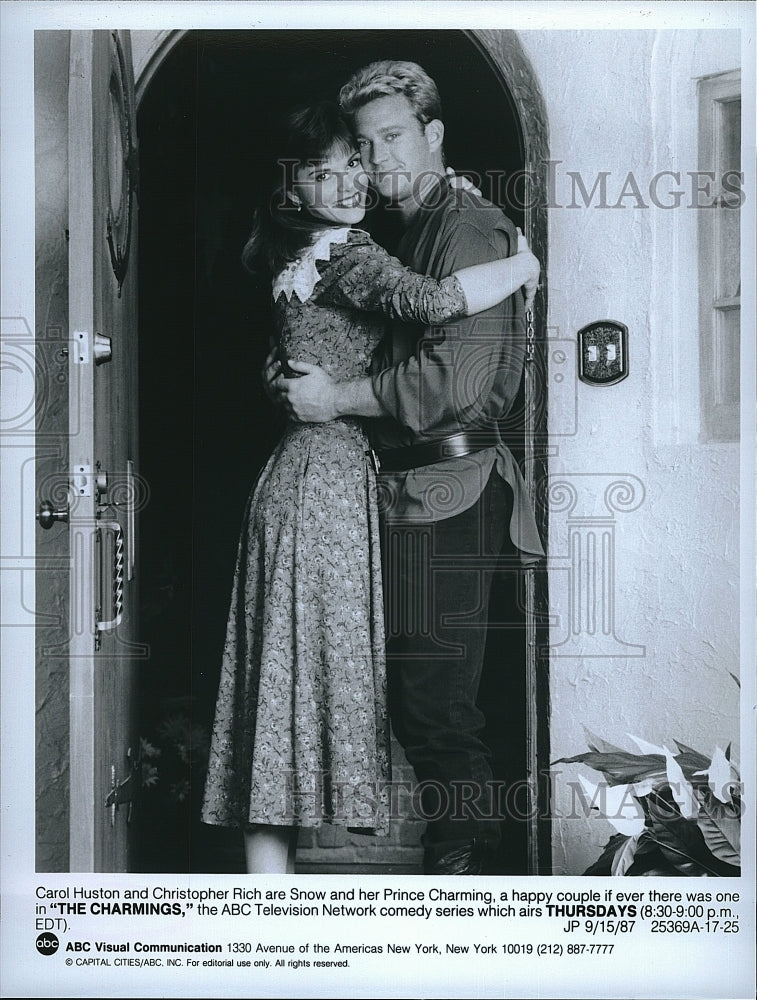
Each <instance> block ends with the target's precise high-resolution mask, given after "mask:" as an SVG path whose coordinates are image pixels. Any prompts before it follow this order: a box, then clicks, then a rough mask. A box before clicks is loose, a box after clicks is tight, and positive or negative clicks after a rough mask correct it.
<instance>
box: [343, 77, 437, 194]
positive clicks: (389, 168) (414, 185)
mask: <svg viewBox="0 0 757 1000" xmlns="http://www.w3.org/2000/svg"><path fill="white" fill-rule="evenodd" d="M354 125H355V137H356V139H357V144H358V149H359V150H360V157H361V160H362V163H363V169H364V170H365V171H366V173H367V174H368V175H369V177H370V179H371V182H372V183H373V185H374V186H375V187H376V189H377V190H378V192H379V194H381V195H382V196H383V197H384V198H387V199H388V200H389V201H390V202H391V203H392V204H396V205H407V204H408V203H409V202H410V201H411V200H412V199H413V197H414V196H416V197H417V195H418V190H419V184H418V182H419V180H420V179H421V177H422V175H423V174H424V173H427V172H429V171H431V170H433V168H434V165H435V161H434V158H433V156H432V147H433V145H434V143H433V142H430V141H429V138H428V136H427V131H428V130H429V126H424V125H422V124H421V122H420V121H419V120H418V118H417V117H416V116H415V113H414V111H413V108H412V105H411V104H410V102H409V101H408V99H407V98H406V97H405V95H404V94H392V95H390V96H388V97H377V98H376V100H375V101H371V102H370V103H369V104H365V105H364V106H363V107H362V108H359V109H358V110H357V111H356V113H355V117H354Z"/></svg>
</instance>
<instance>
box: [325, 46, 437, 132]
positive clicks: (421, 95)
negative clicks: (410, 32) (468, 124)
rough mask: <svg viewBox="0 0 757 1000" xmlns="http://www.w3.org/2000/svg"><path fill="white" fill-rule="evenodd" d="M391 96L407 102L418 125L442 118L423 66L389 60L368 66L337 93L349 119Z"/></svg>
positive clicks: (434, 93)
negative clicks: (360, 110) (379, 98)
mask: <svg viewBox="0 0 757 1000" xmlns="http://www.w3.org/2000/svg"><path fill="white" fill-rule="evenodd" d="M394 94H403V95H404V96H405V97H406V98H407V99H408V101H409V102H410V105H411V106H412V109H413V111H414V113H415V116H416V117H417V119H418V121H419V122H420V123H421V125H427V124H428V123H429V122H430V121H431V120H432V119H434V118H441V116H442V103H441V100H440V98H439V91H438V90H437V87H436V84H435V83H434V81H433V80H432V79H431V77H430V76H429V75H428V73H427V72H426V71H425V70H424V69H423V67H422V66H419V65H418V63H414V62H402V61H399V60H392V59H383V60H381V61H379V62H374V63H370V64H369V65H368V66H364V67H363V68H362V69H359V70H357V72H355V73H353V74H352V76H351V77H350V79H349V80H348V81H347V83H345V85H344V86H343V87H342V89H341V90H340V92H339V104H340V105H341V108H342V111H343V112H344V113H345V114H346V115H350V116H352V115H354V113H355V112H356V111H357V110H358V108H362V107H363V106H364V105H366V104H368V103H370V101H375V100H376V98H378V97H391V96H392V95H394Z"/></svg>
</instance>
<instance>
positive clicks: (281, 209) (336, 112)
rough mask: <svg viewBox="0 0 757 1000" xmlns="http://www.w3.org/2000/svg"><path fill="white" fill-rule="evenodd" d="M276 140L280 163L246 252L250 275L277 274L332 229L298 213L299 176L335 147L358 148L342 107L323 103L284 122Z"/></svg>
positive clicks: (276, 163) (268, 185)
mask: <svg viewBox="0 0 757 1000" xmlns="http://www.w3.org/2000/svg"><path fill="white" fill-rule="evenodd" d="M277 132H278V138H277V139H274V145H275V148H276V159H275V161H274V162H273V163H272V164H271V170H270V173H269V177H268V178H267V182H266V183H264V185H263V188H262V193H263V198H262V199H261V203H260V207H259V208H258V209H257V210H256V212H255V216H254V219H253V227H252V232H251V233H250V236H249V239H248V240H247V243H246V244H245V246H244V249H243V251H242V263H243V264H244V266H245V267H246V268H247V270H248V271H253V272H254V271H257V270H259V269H260V267H261V266H263V267H267V268H268V270H269V271H270V272H271V273H272V274H277V273H278V272H279V271H280V270H281V268H282V267H284V265H285V264H288V263H289V261H291V260H294V259H295V257H297V255H298V254H299V253H300V252H301V251H302V249H303V248H304V247H306V246H308V244H309V243H310V242H311V241H312V238H313V235H314V234H315V233H316V232H318V231H319V230H321V229H323V228H324V226H328V225H329V223H328V222H325V221H324V220H322V219H315V218H314V217H313V216H312V215H310V213H309V212H307V211H305V210H303V211H298V208H297V205H296V204H295V203H294V202H293V201H292V200H291V199H290V198H289V193H290V192H291V190H292V185H293V182H294V171H295V169H296V168H297V167H298V166H299V165H300V164H301V163H306V162H307V161H309V160H320V159H325V158H326V157H327V156H328V155H329V154H330V153H331V152H332V151H333V150H334V148H335V147H339V146H344V149H345V151H350V150H352V149H354V148H355V140H354V139H353V137H352V132H351V131H350V127H349V125H348V124H347V121H346V120H345V118H344V116H343V114H342V112H341V111H340V109H339V106H338V105H337V104H335V103H334V102H333V101H320V102H318V103H317V104H313V105H310V106H309V107H301V108H298V109H296V110H295V111H291V112H289V113H288V114H287V115H285V116H284V118H283V120H282V122H281V125H280V126H279V128H278V130H277Z"/></svg>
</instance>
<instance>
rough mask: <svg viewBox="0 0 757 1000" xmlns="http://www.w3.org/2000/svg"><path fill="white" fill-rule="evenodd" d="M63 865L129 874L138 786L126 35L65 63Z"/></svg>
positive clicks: (83, 41)
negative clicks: (67, 759) (66, 681)
mask: <svg viewBox="0 0 757 1000" xmlns="http://www.w3.org/2000/svg"><path fill="white" fill-rule="evenodd" d="M68 109H69V116H68V118H69V146H68V156H69V233H68V239H69V251H68V263H69V323H70V326H69V337H70V341H69V342H70V353H69V376H70V377H69V386H70V389H69V463H70V465H69V476H70V490H71V505H70V507H71V509H70V519H69V532H70V546H71V579H70V587H71V590H70V607H71V613H70V618H71V620H70V633H69V636H70V649H69V653H70V753H71V802H70V868H71V870H72V871H110V872H116V871H128V870H129V868H130V855H131V842H132V841H133V839H134V838H133V835H132V831H133V830H134V823H133V815H132V809H133V808H134V803H133V802H130V801H129V800H131V799H133V797H134V794H135V792H136V790H137V787H138V782H139V773H138V764H137V760H138V756H139V738H138V729H137V718H136V693H137V670H138V663H139V658H140V657H141V655H142V653H143V650H142V649H141V648H140V647H139V646H138V644H137V643H136V636H137V624H138V622H137V615H138V602H137V571H138V567H137V565H136V553H137V539H136V520H137V514H138V510H139V506H140V504H141V503H142V502H143V501H144V499H145V496H144V493H145V491H144V490H143V489H141V488H140V483H139V477H138V473H137V469H136V459H137V440H138V439H137V356H136V348H137V329H136V319H137V318H136V282H137V267H136V263H137V262H136V259H135V258H136V209H137V205H136V184H137V146H136V108H135V102H134V83H133V72H132V61H131V51H130V44H129V37H128V33H124V32H116V31H94V32H93V31H75V32H72V33H71V47H70V62H69V104H68Z"/></svg>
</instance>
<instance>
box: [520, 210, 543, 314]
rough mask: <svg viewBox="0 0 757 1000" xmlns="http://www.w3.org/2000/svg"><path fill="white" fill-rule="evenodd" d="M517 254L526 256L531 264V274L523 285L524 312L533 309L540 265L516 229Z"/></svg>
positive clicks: (523, 237) (521, 234)
mask: <svg viewBox="0 0 757 1000" xmlns="http://www.w3.org/2000/svg"><path fill="white" fill-rule="evenodd" d="M517 252H518V253H519V254H521V253H522V254H526V253H527V254H528V255H529V256H530V257H531V262H532V267H531V270H532V274H531V276H530V277H529V278H528V279H527V280H526V282H525V283H524V285H523V295H524V296H525V302H524V308H525V311H526V312H528V311H529V310H531V309H533V307H534V299H535V298H536V293H537V291H538V290H539V274H540V273H541V264H540V263H539V261H538V259H537V258H536V257H534V255H533V254H532V253H531V248H530V247H529V245H528V240H527V239H526V237H525V236H524V235H523V233H522V232H521V231H520V229H518V251H517Z"/></svg>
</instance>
